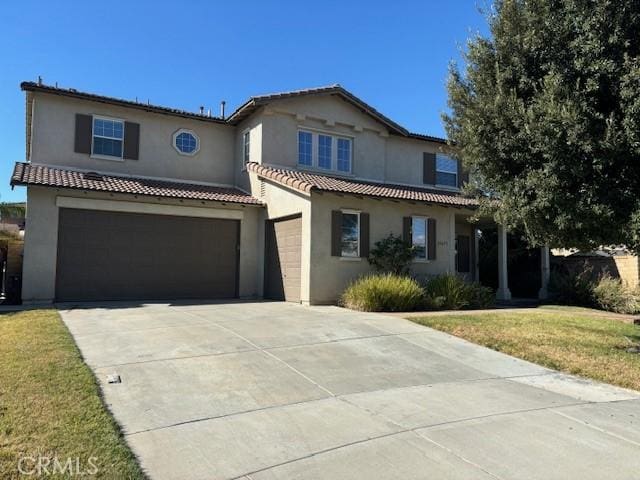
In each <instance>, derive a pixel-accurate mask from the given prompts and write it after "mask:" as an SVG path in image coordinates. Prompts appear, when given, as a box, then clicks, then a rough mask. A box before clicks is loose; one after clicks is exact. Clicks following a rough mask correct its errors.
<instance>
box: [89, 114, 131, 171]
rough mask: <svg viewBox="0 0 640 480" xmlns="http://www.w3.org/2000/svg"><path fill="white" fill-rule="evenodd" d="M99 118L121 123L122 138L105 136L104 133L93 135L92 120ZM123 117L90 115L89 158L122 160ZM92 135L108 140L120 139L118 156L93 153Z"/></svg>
mask: <svg viewBox="0 0 640 480" xmlns="http://www.w3.org/2000/svg"><path fill="white" fill-rule="evenodd" d="M96 118H97V119H99V120H109V121H111V122H120V123H122V138H115V137H105V136H104V135H95V134H94V133H93V127H94V121H95V119H96ZM124 123H125V122H124V119H122V118H114V117H106V116H104V115H91V155H89V157H90V158H97V159H99V160H111V161H112V162H124ZM94 137H100V138H108V139H109V140H121V141H122V151H121V153H120V156H119V157H116V156H115V155H101V154H99V153H93V139H94Z"/></svg>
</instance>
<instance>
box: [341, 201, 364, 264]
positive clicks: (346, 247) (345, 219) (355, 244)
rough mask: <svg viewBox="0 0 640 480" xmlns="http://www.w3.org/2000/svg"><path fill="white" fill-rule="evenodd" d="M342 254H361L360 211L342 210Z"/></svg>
mask: <svg viewBox="0 0 640 480" xmlns="http://www.w3.org/2000/svg"><path fill="white" fill-rule="evenodd" d="M341 255H342V256H343V257H358V256H360V213H358V212H350V211H343V212H342V233H341Z"/></svg>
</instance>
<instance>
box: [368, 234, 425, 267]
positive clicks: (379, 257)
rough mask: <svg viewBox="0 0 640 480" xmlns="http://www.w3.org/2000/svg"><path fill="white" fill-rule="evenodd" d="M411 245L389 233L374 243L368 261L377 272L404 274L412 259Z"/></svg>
mask: <svg viewBox="0 0 640 480" xmlns="http://www.w3.org/2000/svg"><path fill="white" fill-rule="evenodd" d="M413 255H414V251H413V247H412V246H411V245H409V244H408V243H407V242H405V241H404V240H403V239H402V237H397V236H395V235H394V234H393V233H390V234H389V236H388V237H386V238H383V239H382V240H379V241H377V242H376V243H375V245H374V247H373V249H372V250H371V252H370V254H369V259H368V260H369V263H370V264H371V265H372V266H373V268H375V269H376V270H377V271H379V272H384V273H393V274H395V275H406V274H407V272H408V271H409V264H410V263H411V260H412V259H413Z"/></svg>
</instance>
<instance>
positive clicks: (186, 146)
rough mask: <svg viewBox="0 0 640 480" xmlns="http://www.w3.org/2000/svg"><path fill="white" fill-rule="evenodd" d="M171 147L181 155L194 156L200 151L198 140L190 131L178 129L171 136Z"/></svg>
mask: <svg viewBox="0 0 640 480" xmlns="http://www.w3.org/2000/svg"><path fill="white" fill-rule="evenodd" d="M173 147H174V148H175V149H176V150H177V151H178V153H181V154H183V155H195V154H196V153H198V150H200V140H199V139H198V136H197V135H196V134H195V133H194V132H192V131H191V130H186V129H180V130H178V131H177V132H176V133H174V134H173Z"/></svg>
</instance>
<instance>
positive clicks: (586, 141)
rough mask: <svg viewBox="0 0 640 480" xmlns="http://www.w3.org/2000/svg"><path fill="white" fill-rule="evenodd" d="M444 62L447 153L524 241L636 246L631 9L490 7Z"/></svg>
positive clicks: (639, 132)
mask: <svg viewBox="0 0 640 480" xmlns="http://www.w3.org/2000/svg"><path fill="white" fill-rule="evenodd" d="M488 21H489V27H490V32H491V35H490V37H489V38H483V37H481V36H477V37H475V38H472V39H471V40H470V41H469V42H468V47H467V49H466V52H465V63H466V67H465V70H464V72H460V70H459V69H458V68H457V67H456V66H455V65H453V66H452V68H451V71H450V77H449V81H448V91H449V106H450V108H451V113H450V114H449V115H445V116H444V121H445V126H446V128H447V132H448V135H449V138H450V140H451V141H452V142H455V144H456V145H457V147H458V149H457V152H458V153H457V154H458V155H459V156H460V158H461V159H462V161H463V162H464V163H465V164H466V165H467V167H469V168H470V169H471V171H472V172H473V173H474V174H475V179H476V181H477V182H478V186H479V187H480V189H481V190H482V191H484V192H491V195H492V196H495V197H498V198H499V199H500V202H489V201H484V202H483V205H484V207H483V211H484V212H487V211H489V210H491V213H492V214H493V215H494V216H495V218H496V220H498V221H500V222H502V223H504V224H506V225H508V226H516V225H519V226H521V227H523V228H524V230H525V232H526V235H527V238H528V239H529V241H531V242H532V243H533V244H538V245H541V244H547V243H548V244H551V245H555V246H567V247H569V246H576V247H590V246H595V245H602V244H614V243H616V244H617V243H625V244H627V245H628V246H629V247H630V248H632V249H635V250H636V251H638V250H639V249H640V56H639V54H640V2H638V1H635V0H634V1H629V0H496V1H495V2H494V5H493V8H492V11H491V13H490V14H489V15H488Z"/></svg>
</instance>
